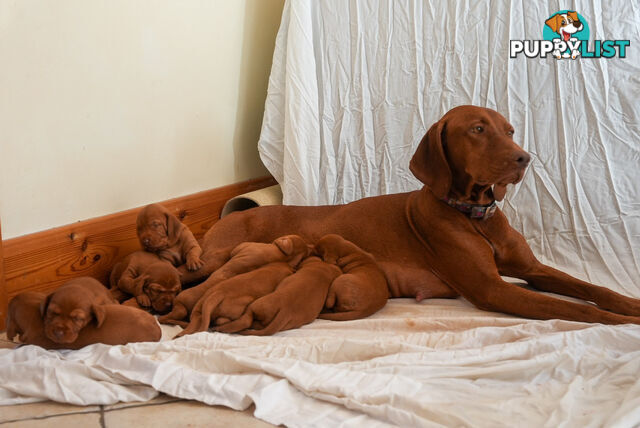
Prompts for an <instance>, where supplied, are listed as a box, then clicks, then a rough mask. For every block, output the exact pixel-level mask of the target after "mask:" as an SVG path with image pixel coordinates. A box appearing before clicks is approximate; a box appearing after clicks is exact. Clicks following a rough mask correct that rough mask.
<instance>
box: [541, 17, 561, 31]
mask: <svg viewBox="0 0 640 428" xmlns="http://www.w3.org/2000/svg"><path fill="white" fill-rule="evenodd" d="M561 22H562V16H560V15H559V14H555V15H553V16H552V17H551V18H549V19H547V20H546V21H544V23H545V24H547V26H549V28H551V30H553V32H554V33H557V32H558V28H560V23H561Z"/></svg>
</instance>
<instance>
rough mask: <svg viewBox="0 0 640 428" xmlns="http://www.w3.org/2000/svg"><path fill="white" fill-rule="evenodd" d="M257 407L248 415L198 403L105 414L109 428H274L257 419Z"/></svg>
mask: <svg viewBox="0 0 640 428" xmlns="http://www.w3.org/2000/svg"><path fill="white" fill-rule="evenodd" d="M253 411H254V409H253V407H251V408H249V409H247V410H245V411H244V412H241V411H235V410H233V409H229V408H227V407H222V406H208V405H206V404H203V403H199V402H197V401H179V402H175V403H167V404H159V405H155V406H141V407H129V408H124V409H117V410H110V411H108V412H105V413H104V423H105V427H106V428H123V427H158V426H161V427H163V428H164V427H185V426H188V427H190V428H197V427H207V428H215V427H225V428H227V427H234V428H243V427H252V428H253V427H258V428H259V427H272V426H273V425H271V424H268V423H266V422H264V421H261V420H259V419H256V418H254V417H253Z"/></svg>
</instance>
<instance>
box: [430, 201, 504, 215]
mask: <svg viewBox="0 0 640 428" xmlns="http://www.w3.org/2000/svg"><path fill="white" fill-rule="evenodd" d="M442 201H443V202H444V203H445V204H447V205H449V206H450V207H453V208H455V209H457V210H458V211H460V212H461V213H464V214H467V215H468V216H469V218H475V219H482V220H486V219H488V218H489V217H491V216H492V215H493V214H494V213H495V212H496V208H497V205H496V201H493V202H491V203H490V204H487V205H480V204H469V203H466V202H460V201H458V200H457V199H453V198H449V197H446V198H444V199H442Z"/></svg>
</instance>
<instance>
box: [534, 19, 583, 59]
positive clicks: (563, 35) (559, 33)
mask: <svg viewBox="0 0 640 428" xmlns="http://www.w3.org/2000/svg"><path fill="white" fill-rule="evenodd" d="M542 37H543V38H544V40H549V41H552V42H553V41H554V39H560V41H562V42H564V44H561V43H556V44H555V46H554V47H555V48H554V50H553V52H552V54H553V56H554V57H556V58H557V59H562V58H571V59H576V58H577V57H578V56H579V55H580V53H581V52H580V45H581V43H582V41H585V42H586V41H588V40H589V25H588V24H587V20H586V19H584V17H583V16H582V15H580V14H579V13H578V12H576V11H574V10H561V11H558V12H556V13H554V14H553V15H551V16H550V17H549V18H547V20H546V21H544V29H543V32H542ZM563 47H565V49H564V50H563V49H562V48H563Z"/></svg>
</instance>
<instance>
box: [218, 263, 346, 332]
mask: <svg viewBox="0 0 640 428" xmlns="http://www.w3.org/2000/svg"><path fill="white" fill-rule="evenodd" d="M341 274H342V271H341V270H340V268H339V267H337V266H335V265H332V264H329V263H325V262H324V261H322V259H320V258H318V257H313V256H312V257H308V258H306V259H305V260H303V261H302V263H300V267H299V268H298V270H297V271H296V273H294V274H293V275H290V276H288V277H286V278H284V279H283V280H282V281H281V282H280V284H278V287H277V288H276V290H275V291H274V292H273V293H270V294H267V295H265V296H263V297H260V298H259V299H257V300H255V301H254V302H252V303H251V304H250V305H249V306H248V307H247V309H246V310H245V311H244V314H242V316H241V317H240V318H238V319H237V320H235V321H231V322H228V323H226V324H221V325H218V326H217V327H215V330H216V331H219V332H223V333H237V332H239V333H241V334H254V335H259V336H266V335H270V334H274V333H277V332H279V331H283V330H289V329H292V328H298V327H300V326H302V325H305V324H308V323H310V322H312V321H313V320H315V319H316V318H317V317H318V314H319V313H320V311H321V310H322V308H323V307H324V302H325V300H326V298H327V293H328V291H329V286H330V285H331V283H332V282H333V281H334V280H335V279H336V278H337V277H338V276H339V275H341Z"/></svg>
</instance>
